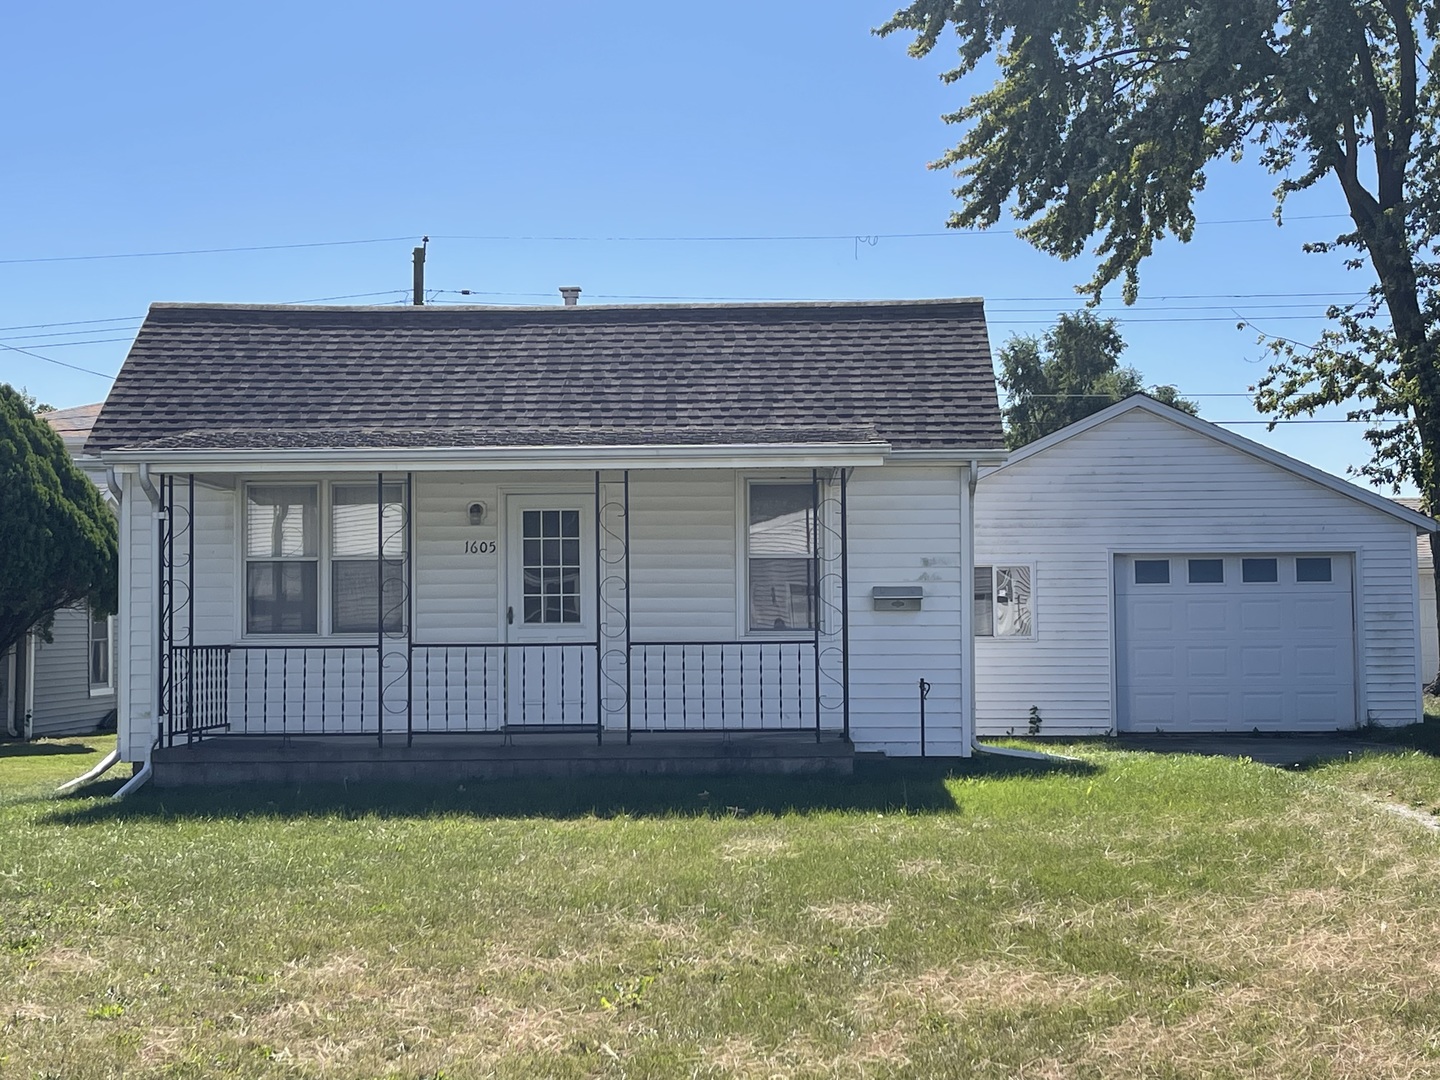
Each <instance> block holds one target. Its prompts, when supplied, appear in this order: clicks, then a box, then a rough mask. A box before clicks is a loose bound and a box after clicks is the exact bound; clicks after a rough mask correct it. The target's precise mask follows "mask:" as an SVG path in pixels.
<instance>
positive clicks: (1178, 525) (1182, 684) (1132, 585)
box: [975, 396, 1434, 735]
mask: <svg viewBox="0 0 1440 1080" xmlns="http://www.w3.org/2000/svg"><path fill="white" fill-rule="evenodd" d="M976 506H977V509H976V515H977V516H976V526H975V543H976V552H977V554H976V563H977V572H976V580H975V593H976V626H977V632H979V633H980V634H982V635H984V636H982V637H981V638H980V639H979V641H978V642H977V647H976V665H977V679H978V686H977V689H976V697H977V704H976V726H977V729H978V731H979V733H980V734H1003V733H1007V732H1017V733H1018V732H1024V731H1026V730H1027V728H1028V727H1029V724H1030V721H1031V718H1032V712H1031V710H1032V709H1034V710H1036V713H1035V714H1034V715H1035V716H1037V717H1038V719H1039V721H1040V730H1041V732H1042V733H1043V734H1057V735H1059V734H1066V735H1089V734H1107V733H1113V732H1116V731H1143V732H1156V731H1161V732H1183V731H1217V730H1226V731H1245V732H1249V731H1255V730H1258V731H1285V732H1305V731H1333V730H1336V729H1339V728H1351V727H1355V726H1356V725H1358V724H1364V723H1366V722H1374V723H1377V724H1384V725H1399V724H1409V723H1414V722H1417V721H1418V720H1419V719H1420V718H1421V701H1420V684H1421V679H1422V676H1423V675H1424V674H1425V673H1426V672H1430V671H1431V666H1428V665H1427V666H1426V667H1424V668H1422V661H1421V655H1420V647H1419V621H1420V617H1421V616H1420V611H1421V601H1422V600H1423V597H1417V590H1416V536H1417V534H1421V533H1424V532H1427V531H1428V530H1429V529H1431V528H1433V527H1434V523H1433V522H1431V521H1430V519H1428V518H1426V517H1424V516H1423V515H1421V514H1419V513H1417V512H1415V511H1413V510H1410V509H1407V508H1405V507H1402V506H1397V505H1396V504H1395V503H1393V502H1392V501H1390V500H1389V499H1386V498H1384V497H1382V496H1380V495H1377V494H1375V493H1374V492H1371V491H1368V490H1366V489H1363V488H1360V487H1356V486H1355V485H1353V484H1349V483H1347V482H1345V481H1344V480H1340V479H1337V478H1336V477H1333V476H1331V475H1329V474H1328V473H1324V472H1322V471H1320V470H1318V469H1315V468H1313V467H1311V466H1309V465H1306V464H1304V463H1302V462H1299V461H1296V460H1294V459H1292V458H1289V457H1286V456H1285V455H1283V454H1280V453H1277V452H1276V451H1274V450H1270V449H1268V448H1266V447H1264V446H1261V445H1259V444H1258V443H1254V442H1252V441H1250V440H1249V439H1245V438H1242V437H1241V436H1239V435H1235V434H1233V433H1232V432H1229V431H1226V430H1224V429H1222V428H1219V427H1216V426H1215V425H1213V424H1209V423H1206V422H1205V421H1203V420H1198V419H1195V418H1194V417H1191V416H1188V415H1186V414H1185V413H1182V412H1179V411H1178V410H1175V409H1172V408H1170V407H1168V406H1166V405H1162V404H1160V403H1159V402H1156V401H1154V400H1152V399H1150V398H1147V397H1143V396H1140V397H1132V398H1129V399H1127V400H1125V401H1122V402H1120V403H1118V404H1116V405H1112V406H1110V407H1109V408H1107V409H1105V410H1103V411H1102V412H1099V413H1096V414H1095V415H1093V416H1091V417H1089V418H1087V419H1085V420H1081V421H1079V422H1077V423H1075V424H1072V425H1070V426H1069V427H1067V428H1064V429H1063V430H1061V431H1058V432H1055V433H1054V434H1052V435H1050V436H1047V437H1046V438H1044V439H1040V440H1038V441H1037V442H1034V443H1032V444H1030V445H1029V446H1026V447H1024V448H1023V449H1020V450H1017V451H1014V452H1013V453H1012V454H1011V456H1010V460H1009V462H1008V464H1006V465H1004V466H1003V467H1001V468H998V469H996V470H995V471H993V472H990V473H988V474H987V475H985V476H984V477H983V478H982V479H981V481H980V484H979V497H978V500H977V504H976ZM1432 618H1433V608H1432Z"/></svg>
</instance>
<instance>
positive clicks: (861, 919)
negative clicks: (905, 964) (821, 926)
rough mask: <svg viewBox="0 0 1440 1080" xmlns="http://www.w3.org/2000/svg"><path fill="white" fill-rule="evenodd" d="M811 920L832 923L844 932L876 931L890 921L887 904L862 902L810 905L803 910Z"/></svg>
mask: <svg viewBox="0 0 1440 1080" xmlns="http://www.w3.org/2000/svg"><path fill="white" fill-rule="evenodd" d="M805 911H806V913H807V914H808V915H809V916H810V917H811V918H813V919H819V920H821V921H823V922H828V923H834V924H835V925H836V926H839V927H843V928H844V929H846V930H878V929H880V928H881V927H882V926H884V925H885V924H886V923H888V922H889V921H890V905H889V904H871V903H867V902H865V901H863V900H857V901H852V902H850V903H846V904H812V905H811V906H810V907H808V908H806V909H805Z"/></svg>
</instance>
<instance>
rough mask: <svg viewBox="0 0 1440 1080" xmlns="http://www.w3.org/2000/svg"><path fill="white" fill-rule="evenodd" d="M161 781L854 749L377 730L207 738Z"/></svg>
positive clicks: (694, 769)
mask: <svg viewBox="0 0 1440 1080" xmlns="http://www.w3.org/2000/svg"><path fill="white" fill-rule="evenodd" d="M152 764H153V766H154V780H153V782H154V784H155V785H156V786H157V787H180V786H185V785H192V784H245V783H286V784H295V783H323V782H334V783H338V782H341V781H345V782H351V783H358V782H365V781H389V782H395V781H399V782H407V783H410V782H413V783H436V782H439V783H444V782H450V781H458V780H470V779H498V778H501V777H526V776H595V775H614V774H632V773H636V774H644V773H671V774H686V775H719V774H725V773H825V774H828V775H832V776H848V775H849V774H850V773H851V772H852V771H853V770H854V764H855V748H854V746H853V744H851V743H849V742H846V741H845V740H844V739H842V738H840V737H839V736H837V735H834V734H831V733H826V734H825V735H824V736H822V738H821V740H820V741H819V742H816V741H815V736H814V735H813V734H801V733H795V732H784V733H759V732H745V733H741V732H737V733H733V734H724V735H721V734H708V733H707V734H698V733H697V734H681V735H677V734H655V735H636V736H635V737H634V739H633V740H632V741H631V742H630V743H629V744H628V745H627V744H626V742H625V735H624V733H623V732H620V733H611V734H607V735H606V738H605V741H604V742H603V743H601V744H598V745H597V744H596V742H595V737H594V735H580V734H564V735H558V734H556V735H552V734H532V733H525V734H522V735H515V736H514V737H513V738H512V739H511V740H509V741H508V742H507V741H505V740H504V739H503V738H502V737H501V736H500V735H498V734H486V735H417V736H416V737H415V741H414V744H413V745H411V746H406V745H405V736H404V735H403V734H401V735H397V736H394V737H393V739H389V738H387V740H386V743H385V745H384V746H380V745H379V744H378V743H377V742H376V739H375V737H374V736H373V735H330V736H313V735H312V736H293V737H290V738H281V737H279V736H276V737H273V738H272V737H269V736H247V737H243V738H235V737H231V738H226V737H225V736H223V735H220V736H216V737H213V738H209V739H205V740H203V741H200V742H195V743H189V744H185V745H177V746H171V747H159V748H157V749H156V750H155V751H154V753H153V756H152Z"/></svg>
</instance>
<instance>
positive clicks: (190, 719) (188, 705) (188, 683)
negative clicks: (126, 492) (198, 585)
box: [185, 473, 195, 741]
mask: <svg viewBox="0 0 1440 1080" xmlns="http://www.w3.org/2000/svg"><path fill="white" fill-rule="evenodd" d="M188 479H189V487H190V490H189V494H188V496H187V500H186V510H185V530H186V532H188V533H189V537H188V544H187V548H188V550H187V553H186V556H185V581H186V585H185V606H186V608H187V609H188V610H187V612H186V614H187V616H188V618H187V620H186V626H185V646H186V649H185V728H186V730H187V731H189V732H190V735H189V738H188V739H187V741H193V740H194V738H195V474H194V473H190V474H189V478H188Z"/></svg>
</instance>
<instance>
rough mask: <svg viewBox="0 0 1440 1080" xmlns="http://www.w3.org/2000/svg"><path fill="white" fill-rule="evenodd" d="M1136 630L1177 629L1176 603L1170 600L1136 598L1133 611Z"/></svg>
mask: <svg viewBox="0 0 1440 1080" xmlns="http://www.w3.org/2000/svg"><path fill="white" fill-rule="evenodd" d="M1131 618H1132V620H1133V621H1132V622H1131V625H1132V626H1134V627H1135V629H1136V630H1173V629H1175V605H1174V603H1172V602H1171V601H1170V600H1168V599H1166V600H1136V602H1135V606H1134V608H1133V609H1132V612H1131Z"/></svg>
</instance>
